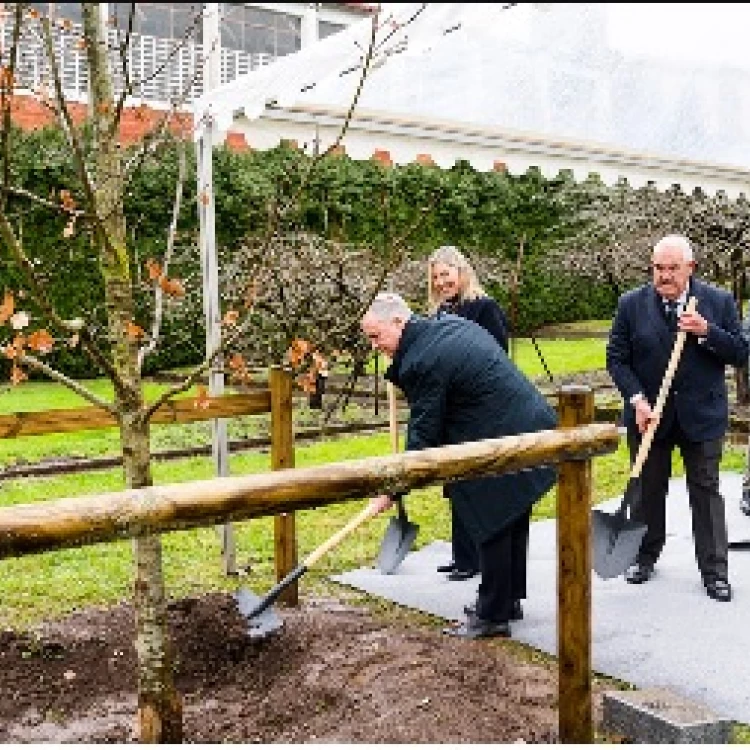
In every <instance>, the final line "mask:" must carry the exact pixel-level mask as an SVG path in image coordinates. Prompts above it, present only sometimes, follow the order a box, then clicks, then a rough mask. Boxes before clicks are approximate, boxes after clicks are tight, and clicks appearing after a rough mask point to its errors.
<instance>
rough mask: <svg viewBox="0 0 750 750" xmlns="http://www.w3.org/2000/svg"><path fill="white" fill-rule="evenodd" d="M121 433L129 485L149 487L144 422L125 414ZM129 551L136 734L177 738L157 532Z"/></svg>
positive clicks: (178, 705) (178, 715) (178, 710)
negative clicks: (135, 666)
mask: <svg viewBox="0 0 750 750" xmlns="http://www.w3.org/2000/svg"><path fill="white" fill-rule="evenodd" d="M121 435H122V449H123V455H124V456H125V474H126V479H127V486H128V487H130V488H138V487H150V486H151V484H152V483H153V482H152V477H151V468H150V463H151V457H150V456H151V454H150V441H149V426H148V423H144V422H143V421H142V420H140V419H138V418H136V419H135V420H133V419H131V418H130V417H129V416H125V417H124V418H123V423H122V427H121ZM133 556H134V559H135V580H134V590H133V600H134V607H135V618H136V640H135V649H136V653H137V654H138V726H139V728H140V739H141V742H148V743H156V742H169V743H173V742H181V741H182V702H181V700H180V697H179V695H178V694H177V691H176V689H175V686H174V679H173V654H172V646H171V643H170V641H169V637H168V630H169V629H168V623H167V608H166V597H165V592H164V578H163V575H162V553H161V537H160V536H159V535H157V534H152V535H148V536H141V537H137V538H135V539H134V540H133Z"/></svg>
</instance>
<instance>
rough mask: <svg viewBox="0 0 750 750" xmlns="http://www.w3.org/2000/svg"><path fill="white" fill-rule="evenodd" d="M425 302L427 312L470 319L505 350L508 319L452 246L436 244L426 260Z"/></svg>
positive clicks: (460, 253)
mask: <svg viewBox="0 0 750 750" xmlns="http://www.w3.org/2000/svg"><path fill="white" fill-rule="evenodd" d="M427 304H428V307H429V312H430V315H437V314H438V313H440V312H448V313H453V314H454V315H460V316H461V317H462V318H466V319H467V320H473V321H474V322H475V323H478V324H479V325H480V326H482V328H484V329H485V330H487V331H489V332H490V333H491V334H492V335H493V336H494V337H495V338H496V339H497V343H498V344H500V346H502V348H503V350H504V351H505V352H507V351H508V327H509V326H508V318H507V316H506V314H505V312H504V310H503V309H502V308H501V307H500V305H498V304H497V302H495V300H494V299H492V297H489V296H488V295H487V293H486V292H485V291H484V289H483V288H482V286H481V284H480V283H479V280H478V279H477V274H476V272H475V271H474V269H473V268H472V266H471V264H470V263H469V261H468V260H466V257H465V256H464V255H463V253H462V252H461V251H460V250H459V249H458V248H457V247H453V245H444V246H443V247H439V248H438V249H437V250H435V252H433V253H432V255H431V256H430V257H429V259H428V261H427Z"/></svg>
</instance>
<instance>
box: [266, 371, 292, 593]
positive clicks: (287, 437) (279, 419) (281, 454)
mask: <svg viewBox="0 0 750 750" xmlns="http://www.w3.org/2000/svg"><path fill="white" fill-rule="evenodd" d="M268 383H269V387H270V389H271V468H272V469H273V470H274V471H276V470H278V469H291V468H293V467H294V430H293V427H292V403H293V402H292V388H293V381H292V374H291V372H289V370H287V369H283V368H281V367H272V368H271V370H270V372H269V375H268ZM273 542H274V560H275V562H276V580H277V581H281V580H282V579H283V578H284V577H285V576H286V575H287V573H290V572H291V571H292V570H294V568H296V567H297V533H296V528H295V515H294V513H279V514H278V515H276V516H274V521H273ZM278 601H279V602H283V603H284V604H288V605H290V606H296V605H297V604H298V602H299V589H298V587H297V582H296V581H295V583H293V584H292V585H291V586H289V587H288V588H286V589H285V590H284V591H283V592H282V593H281V595H280V596H279V599H278Z"/></svg>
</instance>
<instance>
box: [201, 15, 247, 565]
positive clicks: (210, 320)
mask: <svg viewBox="0 0 750 750" xmlns="http://www.w3.org/2000/svg"><path fill="white" fill-rule="evenodd" d="M203 42H204V47H203V48H204V50H206V59H205V62H204V67H203V86H204V91H209V90H211V89H213V88H215V87H216V86H218V85H219V83H220V81H221V42H220V31H219V6H218V4H217V3H207V4H205V5H204V10H203ZM206 116H207V117H210V113H206ZM214 133H215V128H214V123H213V122H207V123H206V127H205V129H204V131H203V135H202V136H201V138H200V139H199V140H198V145H197V159H196V161H197V170H198V217H199V222H200V251H201V269H202V272H203V311H204V313H205V318H206V356H210V354H211V353H212V352H215V351H217V350H218V348H219V346H220V345H221V305H220V303H219V267H218V265H219V264H218V260H217V256H216V210H215V205H214V183H213V146H214ZM208 392H209V395H210V396H220V395H221V394H222V393H224V359H223V357H222V356H217V357H215V358H214V360H213V362H212V364H211V367H210V369H209V372H208ZM211 434H212V455H213V459H214V464H215V466H216V475H217V476H220V477H226V476H229V455H228V454H229V451H228V441H227V421H226V419H214V420H212V421H211ZM217 530H218V532H219V536H220V538H221V548H222V549H221V551H222V557H223V560H224V573H225V574H226V575H235V574H237V572H238V571H237V560H236V557H237V555H236V545H235V538H234V528H233V527H232V525H231V524H229V523H227V524H224V525H223V526H219V527H217Z"/></svg>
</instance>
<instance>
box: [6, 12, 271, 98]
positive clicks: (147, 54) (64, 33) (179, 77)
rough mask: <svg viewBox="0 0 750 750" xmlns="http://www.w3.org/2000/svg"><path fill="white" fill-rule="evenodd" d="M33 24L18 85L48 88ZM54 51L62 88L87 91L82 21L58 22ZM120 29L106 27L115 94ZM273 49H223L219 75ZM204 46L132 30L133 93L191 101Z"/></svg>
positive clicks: (24, 42) (228, 76)
mask: <svg viewBox="0 0 750 750" xmlns="http://www.w3.org/2000/svg"><path fill="white" fill-rule="evenodd" d="M35 26H36V24H33V23H27V24H25V25H24V28H23V30H22V33H21V42H20V45H19V60H18V67H17V72H16V87H17V88H23V89H30V90H31V91H34V92H37V91H40V90H47V91H50V92H51V91H52V79H51V74H50V73H51V71H50V66H49V61H48V59H47V55H46V54H45V51H44V45H43V43H42V39H41V37H40V35H39V30H38V28H35ZM54 34H55V37H54V41H55V45H54V46H55V53H56V55H57V64H58V67H59V70H60V76H61V79H62V85H63V90H64V91H65V94H66V96H67V97H68V98H69V99H72V100H85V99H86V97H87V95H88V65H87V62H86V51H85V49H84V48H83V46H82V45H81V43H80V40H81V37H82V34H81V27H80V26H75V25H74V26H72V27H70V28H67V29H65V28H56V29H55V31H54ZM12 35H13V21H12V19H9V18H8V17H7V16H0V53H1V54H2V61H3V62H5V61H6V59H7V58H6V56H7V55H8V54H9V52H10V48H11V44H12ZM120 41H121V32H120V34H119V36H118V32H117V31H116V30H114V29H111V30H110V31H109V46H110V55H111V61H112V70H113V72H114V81H115V90H116V93H117V94H118V95H119V94H120V93H121V92H122V88H123V85H124V76H123V70H122V60H121V58H120V52H119V42H120ZM273 59H274V58H273V56H272V55H267V54H249V53H247V52H240V51H237V50H231V49H222V50H221V81H222V83H226V82H228V81H232V80H234V79H235V78H237V77H238V76H241V75H244V74H246V73H248V72H250V71H251V70H254V69H255V68H258V67H260V66H262V65H267V64H268V63H269V62H272V61H273ZM203 60H204V54H203V46H202V45H201V44H197V43H195V42H193V41H183V40H173V39H163V38H160V37H154V36H143V35H140V34H133V35H132V36H131V38H130V45H129V49H128V57H127V64H128V75H129V76H130V80H131V83H132V86H133V92H132V96H133V98H135V99H140V100H143V101H147V102H152V103H154V104H162V105H165V104H175V103H176V104H178V105H180V106H184V107H187V106H189V105H190V104H191V103H192V101H193V99H194V98H197V97H198V96H200V95H201V93H202V91H203Z"/></svg>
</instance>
